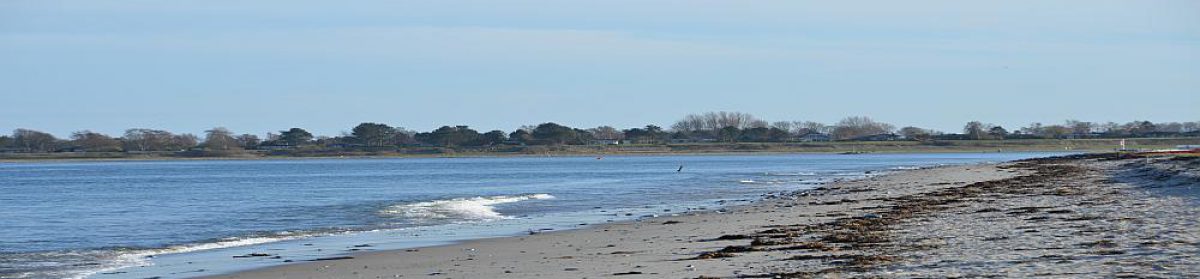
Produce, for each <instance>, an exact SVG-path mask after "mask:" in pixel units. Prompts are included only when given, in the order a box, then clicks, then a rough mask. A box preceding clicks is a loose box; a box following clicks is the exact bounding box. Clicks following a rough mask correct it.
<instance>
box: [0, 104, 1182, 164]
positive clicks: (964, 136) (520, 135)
mask: <svg viewBox="0 0 1200 279" xmlns="http://www.w3.org/2000/svg"><path fill="white" fill-rule="evenodd" d="M1196 136H1200V121H1197V122H1162V123H1154V122H1150V121H1132V122H1128V123H1123V124H1118V123H1113V122H1107V123H1094V122H1084V121H1078V120H1067V121H1064V122H1063V123H1061V124H1042V123H1031V124H1029V125H1027V126H1025V127H1019V128H1015V129H1011V130H1010V129H1008V128H1005V127H1002V126H999V125H994V124H988V123H983V122H979V121H970V122H968V123H966V125H964V127H963V129H962V131H961V133H944V132H940V131H935V130H931V129H924V128H919V127H913V126H906V127H902V128H898V129H897V128H896V126H894V125H892V124H889V123H885V122H880V121H876V120H874V119H871V118H869V117H864V116H853V117H846V118H844V119H842V120H841V121H838V122H836V123H832V124H824V123H819V122H813V121H775V122H768V121H765V120H762V119H759V118H757V117H755V116H753V115H751V114H748V113H741V112H708V113H701V114H690V115H687V116H684V117H683V118H682V119H680V120H678V121H676V122H675V123H674V124H673V125H671V126H670V128H669V129H664V128H662V127H659V126H656V125H646V126H644V127H635V128H628V129H617V128H614V127H611V126H600V127H595V128H588V129H583V128H574V127H569V126H565V125H561V124H557V123H553V122H548V123H542V124H538V125H529V126H522V127H520V128H518V129H516V130H514V131H512V132H505V131H501V130H492V131H487V132H480V131H477V130H475V129H472V128H470V127H468V126H465V125H456V126H442V127H440V128H437V129H435V130H432V131H428V132H415V131H411V130H407V129H404V128H401V127H393V126H390V125H388V124H383V123H371V122H368V123H360V124H358V125H357V126H354V127H353V128H352V129H351V130H350V131H349V132H345V133H343V134H342V135H338V136H316V135H313V134H312V133H310V132H308V131H307V130H305V129H303V128H289V129H285V130H280V131H277V132H272V133H267V134H266V135H265V137H259V136H258V135H254V134H237V133H234V132H232V131H230V130H229V129H226V128H220V127H218V128H212V129H209V130H206V131H204V134H203V137H200V136H197V135H194V134H188V133H182V134H176V133H172V132H169V131H166V130H158V129H145V128H135V129H128V130H126V131H125V133H124V134H122V135H120V136H115V137H114V136H110V135H105V134H102V133H97V132H93V131H88V130H83V131H77V132H74V133H72V134H71V135H70V136H69V137H68V138H66V139H59V138H57V137H55V136H54V135H52V134H50V133H45V132H41V131H36V130H31V129H16V130H14V131H13V133H12V135H10V136H0V151H4V152H78V151H86V152H167V151H169V152H181V151H203V152H208V153H217V154H220V153H232V152H240V151H243V150H286V149H341V150H354V149H379V148H396V147H411V146H426V147H449V148H455V147H490V146H503V145H588V144H618V143H620V144H647V145H662V144H671V143H696V142H796V141H853V140H859V141H877V140H914V141H936V140H1002V139H1064V138H1135V137H1196Z"/></svg>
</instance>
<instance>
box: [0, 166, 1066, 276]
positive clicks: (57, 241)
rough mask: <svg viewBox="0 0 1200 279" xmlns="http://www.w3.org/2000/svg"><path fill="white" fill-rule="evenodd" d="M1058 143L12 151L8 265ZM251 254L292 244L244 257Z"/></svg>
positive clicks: (146, 256)
mask: <svg viewBox="0 0 1200 279" xmlns="http://www.w3.org/2000/svg"><path fill="white" fill-rule="evenodd" d="M1047 155H1050V154H1047V153H986V154H886V155H752V156H611V157H604V158H602V159H598V158H594V157H555V158H463V159H457V158H454V159H448V158H447V159H312V160H254V161H236V160H232V161H145V162H141V161H139V162H78V163H0V278H65V277H96V278H143V277H151V276H161V277H164V278H174V277H191V276H198V275H208V274H214V273H222V272H229V271H234V270H240V269H246V268H254V267H261V266H269V265H278V264H283V263H284V261H302V260H308V259H314V258H317V257H322V256H331V255H337V254H344V253H348V252H352V251H354V250H361V249H385V248H402V247H412V246H423V245H432V244H439V243H445V242H448V241H456V240H463V239H472V238H482V237H494V236H503V235H513V234H517V233H521V232H524V231H527V230H539V229H544V228H556V229H560V228H569V227H573V226H578V225H580V224H581V223H597V222H608V221H616V220H627V219H632V218H640V217H645V216H650V215H652V214H676V213H679V212H683V211H687V210H697V209H711V208H715V207H719V206H722V205H726V204H729V202H737V201H739V200H748V199H753V198H755V197H758V196H760V195H762V194H765V193H771V192H782V191H792V190H800V189H806V188H811V187H815V186H816V185H819V184H820V183H823V182H828V181H831V180H835V179H845V178H858V177H863V176H865V175H868V173H872V174H877V173H880V171H888V170H900V169H907V168H912V167H921V166H934V165H941V164H968V163H978V162H997V161H1007V160H1013V159H1020V158H1028V157H1037V156H1047ZM681 166H682V168H683V169H682V171H679V168H680V167H681ZM248 253H269V254H271V255H273V256H278V257H251V258H234V257H232V255H242V254H248Z"/></svg>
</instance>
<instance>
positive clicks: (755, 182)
mask: <svg viewBox="0 0 1200 279" xmlns="http://www.w3.org/2000/svg"><path fill="white" fill-rule="evenodd" d="M738 183H742V184H786V183H788V181H780V180H771V181H757V180H749V179H747V180H739V181H738Z"/></svg>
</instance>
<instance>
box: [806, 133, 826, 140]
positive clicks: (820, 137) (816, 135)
mask: <svg viewBox="0 0 1200 279" xmlns="http://www.w3.org/2000/svg"><path fill="white" fill-rule="evenodd" d="M830 140H833V137H831V136H829V134H822V133H809V134H805V135H803V136H800V141H830Z"/></svg>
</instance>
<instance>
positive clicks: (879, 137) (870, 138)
mask: <svg viewBox="0 0 1200 279" xmlns="http://www.w3.org/2000/svg"><path fill="white" fill-rule="evenodd" d="M902 138H903V137H901V136H900V135H897V134H878V135H870V136H861V137H857V138H853V139H851V140H856V141H894V140H900V139H902Z"/></svg>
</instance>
